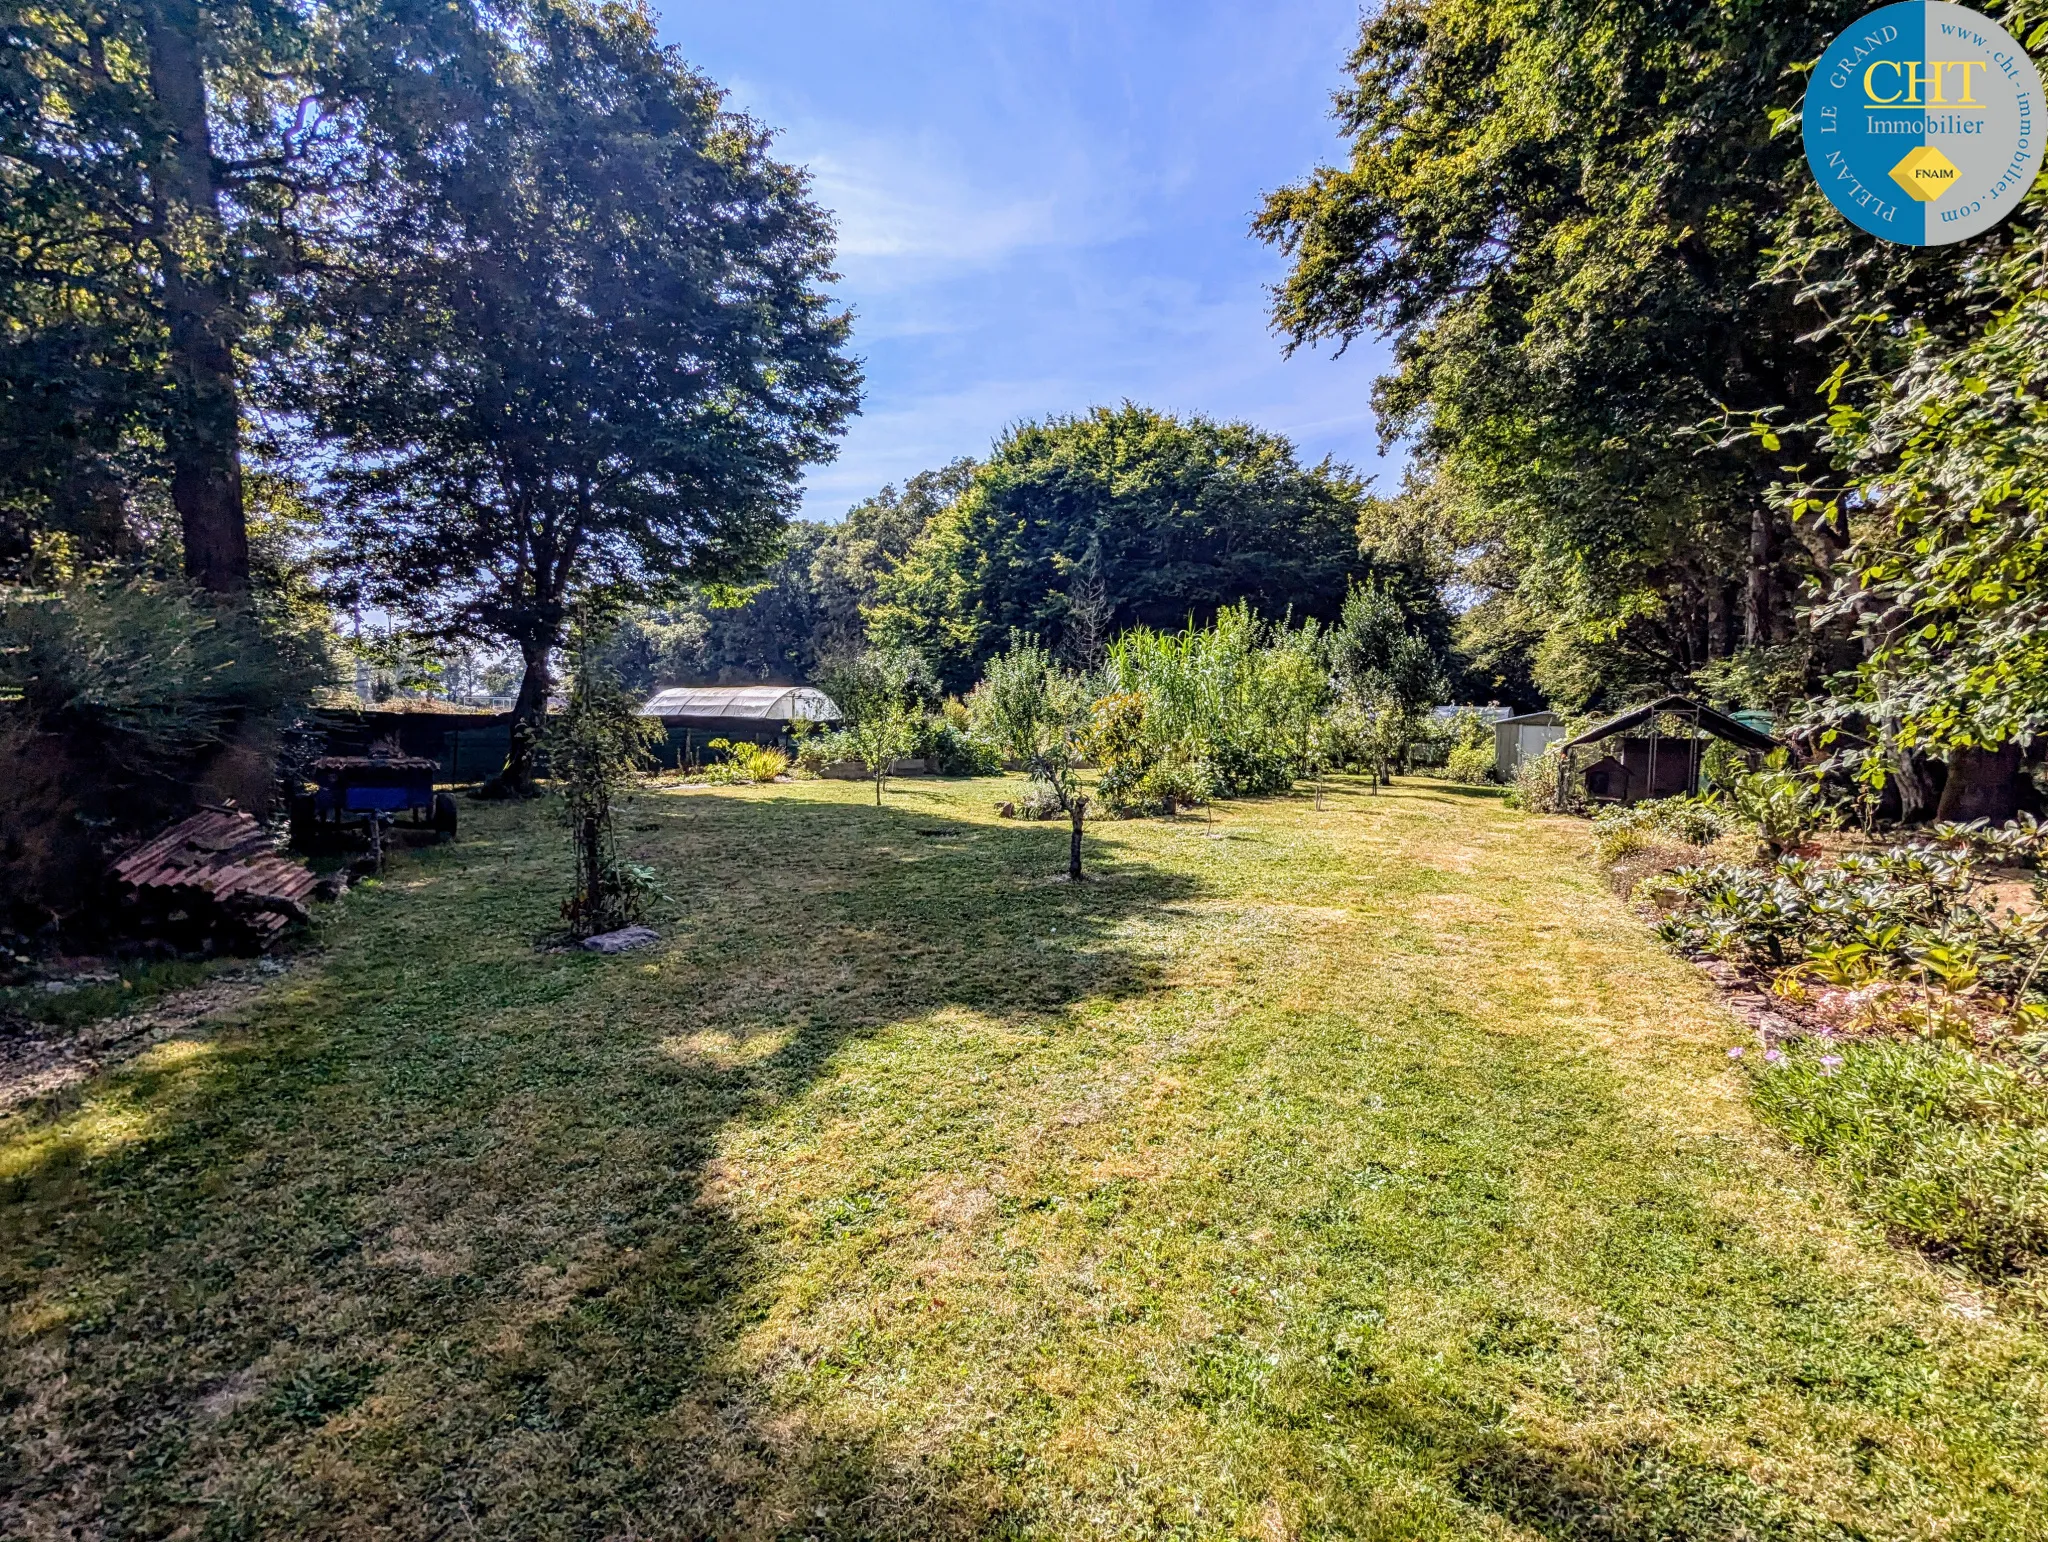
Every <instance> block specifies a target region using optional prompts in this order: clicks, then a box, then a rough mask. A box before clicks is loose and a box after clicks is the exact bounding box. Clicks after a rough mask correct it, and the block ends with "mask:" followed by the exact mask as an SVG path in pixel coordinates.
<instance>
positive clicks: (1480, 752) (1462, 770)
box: [1444, 744, 1494, 787]
mask: <svg viewBox="0 0 2048 1542" xmlns="http://www.w3.org/2000/svg"><path fill="white" fill-rule="evenodd" d="M1493 771H1494V753H1493V746H1492V745H1490V744H1485V745H1479V744H1461V745H1458V746H1457V747H1456V748H1454V749H1453V750H1452V751H1451V753H1450V755H1449V757H1448V758H1447V759H1446V760H1445V762H1444V774H1445V775H1447V776H1448V777H1450V779H1451V780H1452V781H1454V782H1464V783H1466V784H1467V785H1468V786H1474V787H1478V786H1485V785H1487V784H1489V783H1491V782H1492V781H1493V780H1494V774H1493Z"/></svg>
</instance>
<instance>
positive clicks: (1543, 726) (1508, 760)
mask: <svg viewBox="0 0 2048 1542" xmlns="http://www.w3.org/2000/svg"><path fill="white" fill-rule="evenodd" d="M1563 737H1564V719H1563V718H1561V717H1559V716H1558V715H1557V714H1556V713H1555V712H1524V713H1522V714H1521V715H1520V716H1518V717H1504V718H1502V719H1500V721H1498V722H1497V723H1495V724H1494V725H1493V769H1494V771H1495V773H1496V774H1498V775H1499V777H1500V779H1501V780H1502V781H1503V782H1512V781H1513V780H1514V779H1515V773H1516V772H1517V771H1518V770H1520V769H1521V766H1522V762H1523V761H1525V760H1534V759H1535V758H1536V757H1537V756H1539V755H1541V754H1542V753H1543V752H1544V751H1545V750H1547V749H1548V748H1550V746H1551V745H1553V744H1555V743H1557V741H1558V740H1560V739H1562V738H1563Z"/></svg>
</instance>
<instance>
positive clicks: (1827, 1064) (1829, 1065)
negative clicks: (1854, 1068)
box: [1820, 1055, 1842, 1076]
mask: <svg viewBox="0 0 2048 1542" xmlns="http://www.w3.org/2000/svg"><path fill="white" fill-rule="evenodd" d="M1820 1063H1821V1065H1822V1067H1823V1068H1824V1069H1825V1070H1826V1071H1827V1074H1828V1075H1830V1076H1833V1075H1834V1074H1835V1067H1836V1066H1838V1065H1840V1064H1841V1063H1842V1057H1841V1056H1840V1055H1822V1056H1821V1057H1820Z"/></svg>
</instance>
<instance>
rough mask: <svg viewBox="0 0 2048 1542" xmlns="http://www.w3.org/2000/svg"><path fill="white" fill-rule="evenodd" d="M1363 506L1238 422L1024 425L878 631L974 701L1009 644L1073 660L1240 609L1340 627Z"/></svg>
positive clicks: (906, 562)
mask: <svg viewBox="0 0 2048 1542" xmlns="http://www.w3.org/2000/svg"><path fill="white" fill-rule="evenodd" d="M1363 492H1364V489H1363V487H1362V486H1361V484H1360V483H1359V482H1358V481H1357V480H1356V479H1355V478H1354V477H1352V475H1351V474H1350V473H1349V472H1348V471H1346V470H1344V469H1343V468H1341V467H1338V466H1335V465H1332V464H1330V463H1327V462H1326V463H1324V464H1322V465H1317V466H1306V467H1305V466H1303V465H1302V464H1301V463H1300V461H1299V460H1298V459H1297V457H1296V455H1295V452H1294V447H1293V446H1292V445H1291V444H1289V443H1288V442H1287V441H1286V440H1285V439H1284V438H1281V437H1280V436H1278V435H1276V434H1268V433H1262V432H1260V431H1259V430H1257V429H1254V428H1251V427H1249V426H1247V425H1245V424H1241V423H1217V422H1214V421H1212V420H1210V419H1207V418H1201V417H1193V418H1176V417H1171V416H1169V415H1167V414H1164V413H1159V412H1153V411H1150V410H1148V409H1146V408H1143V407H1138V406H1133V405H1131V404H1129V403H1126V404H1125V405H1124V406H1122V407H1120V408H1115V409H1110V408H1097V409H1096V410H1094V411H1092V412H1089V413H1085V414H1082V415H1079V416H1075V417H1060V418H1050V419H1047V420H1045V421H1043V422H1039V423H1030V424H1025V425H1023V426H1021V427H1018V428H1015V429H1012V430H1011V431H1010V432H1009V433H1007V434H1005V435H1004V436H1003V437H1002V438H1001V439H1000V440H999V441H998V442H997V443H996V445H995V447H994V449H993V450H992V451H991V453H990V455H989V457H988V458H987V460H985V461H984V462H983V463H982V464H981V465H980V466H979V468H978V469H977V470H976V471H975V472H974V475H973V478H972V480H971V481H970V482H969V483H968V484H967V486H966V488H965V490H964V491H963V492H961V493H960V495H959V496H958V497H957V498H956V499H955V500H954V501H953V502H952V503H951V504H950V505H949V506H948V507H947V508H945V509H944V510H943V511H941V512H940V513H938V514H937V515H935V516H933V517H932V518H931V519H930V520H929V522H928V523H927V524H926V525H925V527H924V529H923V531H922V532H921V533H920V534H919V536H918V538H917V540H916V541H915V542H914V543H913V544H912V545H911V547H910V549H909V551H908V552H907V554H906V555H905V556H904V557H903V559H902V560H901V561H900V562H898V563H896V564H895V565H894V566H892V567H891V568H890V569H889V571H888V572H887V573H886V574H885V575H884V577H883V578H882V580H881V583H880V585H879V589H878V593H877V596H876V599H875V602H874V604H873V605H872V606H871V607H870V608H869V610H868V613H867V615H868V622H869V625H870V627H871V629H872V630H873V632H874V635H875V636H876V637H877V638H878V639H879V640H881V641H883V642H885V643H888V644H891V645H897V646H911V647H916V648H919V649H920V650H922V651H923V652H924V653H925V654H926V655H927V656H928V657H930V658H931V659H932V660H933V661H934V663H935V665H936V666H937V667H938V669H939V671H940V673H941V675H942V676H943V677H944V679H945V681H946V683H947V685H948V686H949V687H951V688H953V689H961V688H963V687H964V686H966V685H968V684H971V683H972V682H973V681H974V679H975V678H976V677H977V676H978V675H979V673H980V669H981V666H982V665H983V664H984V663H985V662H986V661H987V660H988V659H989V658H991V657H992V656H993V655H994V654H995V653H996V652H997V651H998V650H999V649H1000V648H1002V647H1003V646H1004V644H1005V642H1006V641H1007V639H1008V638H1009V636H1010V634H1011V633H1012V632H1013V631H1014V632H1018V633H1021V634H1025V635H1030V636H1035V637H1039V638H1041V639H1044V640H1045V641H1046V642H1047V644H1048V645H1050V646H1053V647H1055V648H1056V649H1060V650H1061V651H1064V652H1067V653H1068V654H1069V655H1070V656H1074V655H1078V654H1081V653H1085V652H1086V651H1088V650H1089V648H1090V646H1091V645H1099V642H1100V641H1101V640H1102V638H1103V637H1105V636H1106V635H1107V634H1109V633H1112V632H1115V631H1121V630H1123V629H1125V628H1127V627H1132V626H1151V627H1156V628H1160V629H1163V630H1167V631H1174V630H1178V629H1179V628H1180V627H1181V626H1182V625H1184V624H1185V623H1186V622H1187V621H1189V620H1190V619H1193V620H1195V621H1196V622H1198V623H1201V622H1206V621H1207V620H1208V619H1209V618H1211V617H1212V616H1214V615H1215V614H1216V612H1218V611H1219V610H1222V609H1223V608H1225V607H1227V606H1230V605H1234V604H1237V603H1238V602H1240V601H1249V602H1250V603H1251V604H1252V605H1253V606H1254V607H1255V608H1256V609H1257V610H1259V611H1260V612H1262V613H1265V614H1269V615H1275V616H1277V615H1281V614H1284V613H1285V612H1287V611H1288V610H1290V609H1291V610H1293V611H1294V612H1295V613H1296V614H1297V615H1313V616H1319V617H1322V616H1332V615H1334V614H1335V613H1336V611H1337V610H1338V608H1339V607H1341V606H1342V605H1343V603H1344V595H1345V592H1346V587H1347V585H1348V584H1349V582H1350V579H1351V576H1352V575H1353V574H1354V573H1357V572H1359V571H1361V570H1362V563H1361V559H1360V557H1359V552H1358V537H1357V531H1356V526H1357V520H1358V510H1359V502H1360V499H1361V498H1362V496H1363ZM1076 661H1077V662H1093V661H1092V660H1088V659H1078V658H1077V660H1076Z"/></svg>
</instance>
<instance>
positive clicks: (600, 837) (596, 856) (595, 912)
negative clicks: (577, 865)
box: [583, 814, 609, 932]
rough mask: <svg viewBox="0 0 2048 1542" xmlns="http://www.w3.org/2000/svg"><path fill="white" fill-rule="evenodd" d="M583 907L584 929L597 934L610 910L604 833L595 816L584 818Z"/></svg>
mask: <svg viewBox="0 0 2048 1542" xmlns="http://www.w3.org/2000/svg"><path fill="white" fill-rule="evenodd" d="M583 905H584V909H583V929H584V930H585V931H586V932H595V931H597V930H598V929H599V928H600V927H601V926H602V925H603V924H604V918H605V913H606V911H607V909H608V908H609V905H608V896H607V895H606V894H605V891H604V832H603V831H602V830H601V829H600V828H599V827H598V823H597V816H596V815H595V814H586V815H584V816H583Z"/></svg>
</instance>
